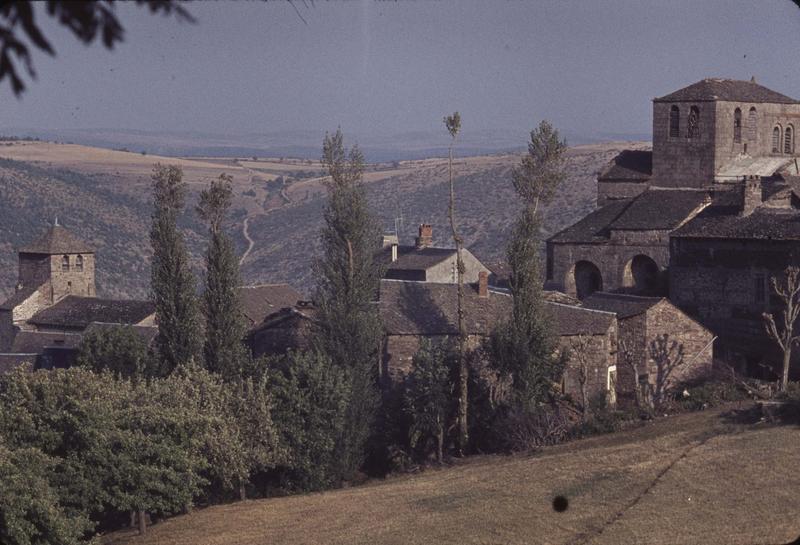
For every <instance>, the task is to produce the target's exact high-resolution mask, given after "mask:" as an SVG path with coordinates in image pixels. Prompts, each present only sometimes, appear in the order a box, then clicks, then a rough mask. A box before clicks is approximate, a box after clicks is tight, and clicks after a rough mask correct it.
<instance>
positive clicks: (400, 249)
mask: <svg viewBox="0 0 800 545" xmlns="http://www.w3.org/2000/svg"><path fill="white" fill-rule="evenodd" d="M380 259H381V261H382V262H383V264H384V265H385V266H386V273H385V274H384V278H388V279H392V280H412V281H416V282H436V283H443V284H455V283H457V282H458V280H457V269H456V260H457V259H456V249H455V248H437V247H434V246H433V228H432V227H431V226H430V225H427V224H423V225H420V226H419V236H417V239H416V241H415V244H414V245H413V246H401V245H400V244H399V243H398V242H397V237H396V236H394V235H390V236H385V237H384V240H383V250H382V252H381V257H380ZM461 259H462V260H463V262H464V269H465V270H464V282H468V283H475V282H477V281H478V275H479V274H480V273H481V272H486V273H488V272H489V269H488V268H487V267H486V266H485V265H484V264H483V263H481V262H480V261H479V260H478V258H476V257H475V256H474V255H473V254H472V252H470V251H469V250H467V249H466V248H464V249H462V252H461Z"/></svg>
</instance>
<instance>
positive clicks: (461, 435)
mask: <svg viewBox="0 0 800 545" xmlns="http://www.w3.org/2000/svg"><path fill="white" fill-rule="evenodd" d="M444 125H445V127H447V132H448V133H450V149H449V162H448V167H449V173H450V205H449V206H448V208H447V216H448V218H449V220H450V230H451V231H452V233H453V242H455V245H456V273H457V278H456V281H457V283H458V287H457V297H458V451H459V454H461V455H463V454H464V452H466V450H467V443H468V442H469V428H468V427H467V407H468V403H469V398H468V396H469V366H468V364H467V354H466V344H467V328H466V325H465V324H464V270H465V268H464V259H463V256H462V249H463V247H464V239H462V238H461V236H460V235H459V234H458V231H457V229H456V197H455V187H454V185H453V144H455V142H456V136H458V131H460V130H461V114H459V113H458V112H454V113H453V115H449V116H446V117H445V118H444Z"/></svg>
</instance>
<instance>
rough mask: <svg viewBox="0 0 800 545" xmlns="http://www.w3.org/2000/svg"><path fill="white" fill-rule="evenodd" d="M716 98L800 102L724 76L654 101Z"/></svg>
mask: <svg viewBox="0 0 800 545" xmlns="http://www.w3.org/2000/svg"><path fill="white" fill-rule="evenodd" d="M716 100H724V101H729V102H753V103H756V104H757V103H772V104H800V101H798V100H795V99H793V98H791V97H787V96H786V95H782V94H781V93H778V92H776V91H773V90H772V89H767V88H766V87H764V86H763V85H759V84H758V83H756V82H755V81H752V80H751V81H743V80H735V79H722V78H706V79H704V80H700V81H698V82H697V83H693V84H691V85H689V86H688V87H684V88H683V89H679V90H677V91H675V92H674V93H670V94H668V95H665V96H663V97H660V98H656V99H653V102H713V101H716Z"/></svg>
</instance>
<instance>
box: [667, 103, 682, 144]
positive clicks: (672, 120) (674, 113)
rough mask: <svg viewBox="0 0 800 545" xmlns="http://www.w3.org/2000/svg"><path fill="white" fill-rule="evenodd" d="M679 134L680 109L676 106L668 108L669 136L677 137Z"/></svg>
mask: <svg viewBox="0 0 800 545" xmlns="http://www.w3.org/2000/svg"><path fill="white" fill-rule="evenodd" d="M680 135H681V111H680V109H679V108H678V107H677V106H673V107H672V108H670V109H669V137H670V138H678V137H679V136H680Z"/></svg>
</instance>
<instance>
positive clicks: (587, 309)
mask: <svg viewBox="0 0 800 545" xmlns="http://www.w3.org/2000/svg"><path fill="white" fill-rule="evenodd" d="M545 303H546V304H548V305H556V306H559V307H565V308H575V309H578V310H585V311H586V312H598V313H600V314H610V315H611V316H616V315H617V313H616V312H610V311H608V310H598V309H595V308H587V307H584V306H582V305H567V304H566V303H556V302H555V301H545Z"/></svg>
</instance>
